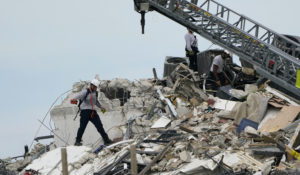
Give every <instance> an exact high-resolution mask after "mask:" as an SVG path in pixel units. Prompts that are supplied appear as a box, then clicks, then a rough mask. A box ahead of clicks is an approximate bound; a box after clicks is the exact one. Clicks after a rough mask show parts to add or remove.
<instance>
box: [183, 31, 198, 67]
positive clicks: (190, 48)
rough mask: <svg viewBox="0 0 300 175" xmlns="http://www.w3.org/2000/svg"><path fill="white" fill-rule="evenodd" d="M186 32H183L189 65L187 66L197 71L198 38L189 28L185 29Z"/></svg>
mask: <svg viewBox="0 0 300 175" xmlns="http://www.w3.org/2000/svg"><path fill="white" fill-rule="evenodd" d="M187 30H188V32H187V33H186V34H185V36H184V39H185V43H186V45H185V55H186V57H189V60H190V66H189V68H190V69H192V70H194V71H197V54H198V53H199V50H198V40H197V37H196V36H195V35H194V34H193V31H192V30H191V29H189V28H188V29H187Z"/></svg>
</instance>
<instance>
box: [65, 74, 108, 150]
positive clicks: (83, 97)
mask: <svg viewBox="0 0 300 175" xmlns="http://www.w3.org/2000/svg"><path fill="white" fill-rule="evenodd" d="M99 85H100V81H99V80H97V79H94V80H92V82H91V83H90V87H89V88H88V89H83V90H82V91H81V92H80V93H79V94H77V95H76V96H75V98H74V99H71V104H78V106H79V109H80V126H79V129H78V131H77V137H76V142H75V145H76V146H81V145H82V143H81V141H82V140H81V138H82V135H83V133H84V131H85V128H86V126H87V124H88V122H89V121H91V122H92V123H93V124H94V125H95V127H96V128H97V130H98V132H99V133H100V135H101V136H102V139H103V141H104V144H105V145H107V144H111V143H112V141H111V140H110V139H109V137H108V135H107V134H106V132H105V130H104V128H103V125H102V123H101V120H100V118H99V115H98V114H97V111H96V110H95V106H97V107H99V108H100V109H101V111H102V112H104V111H106V109H105V108H104V107H102V106H101V104H100V103H99V101H98V92H97V87H98V86H99Z"/></svg>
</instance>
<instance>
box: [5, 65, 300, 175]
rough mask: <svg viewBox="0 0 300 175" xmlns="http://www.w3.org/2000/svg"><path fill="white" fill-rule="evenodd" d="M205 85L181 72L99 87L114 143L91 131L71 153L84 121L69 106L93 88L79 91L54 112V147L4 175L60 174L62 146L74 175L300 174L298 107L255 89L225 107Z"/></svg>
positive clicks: (38, 150)
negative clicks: (132, 168) (135, 172)
mask: <svg viewBox="0 0 300 175" xmlns="http://www.w3.org/2000/svg"><path fill="white" fill-rule="evenodd" d="M199 81H200V79H199V77H198V76H197V73H196V72H193V71H192V70H190V69H188V67H187V66H185V65H182V64H180V65H179V66H178V67H177V68H175V69H174V71H173V72H172V73H171V74H170V75H168V76H167V77H165V78H164V79H162V80H159V79H157V78H156V79H155V80H153V79H144V80H140V81H134V82H131V81H129V80H126V79H114V80H111V81H108V80H101V81H100V82H101V84H100V87H99V88H98V91H99V97H98V98H99V101H100V103H101V104H102V105H103V106H104V107H105V108H106V109H107V111H106V112H105V113H101V111H97V112H98V113H99V114H100V117H101V121H102V123H103V126H104V129H105V130H106V131H107V133H108V135H109V137H110V138H111V139H113V140H114V141H115V142H116V143H114V144H112V145H109V146H105V145H103V141H102V138H101V136H100V135H99V134H98V133H97V131H96V130H95V128H94V127H91V126H90V125H91V124H88V126H87V128H86V131H85V134H84V136H83V145H84V146H70V145H73V144H74V142H75V140H74V139H75V137H76V132H77V129H78V127H79V120H78V119H77V120H75V121H74V120H73V118H74V116H75V114H76V112H77V110H78V108H77V107H76V106H72V105H70V104H69V100H70V99H71V98H73V97H74V95H75V94H76V93H77V92H79V91H80V90H82V89H83V88H86V87H87V85H88V82H85V81H82V82H78V83H75V84H74V85H73V91H72V92H71V93H70V94H68V96H67V97H66V98H65V99H64V100H63V102H62V104H60V105H58V106H55V107H54V108H53V109H52V110H51V113H50V114H51V119H52V120H53V122H54V125H55V129H54V131H53V132H54V142H53V143H52V144H51V145H47V146H45V145H41V144H36V146H35V147H34V149H33V150H31V151H30V152H27V153H26V154H25V155H23V156H21V157H22V158H23V160H16V161H14V159H13V158H8V159H5V160H1V161H0V174H1V173H2V174H3V172H5V173H6V174H9V173H21V174H25V172H26V171H27V172H29V171H32V172H33V171H36V172H38V173H40V174H48V175H52V174H61V171H62V166H61V157H60V147H62V146H66V147H67V156H68V171H69V174H70V175H77V174H96V175H97V174H101V175H105V174H116V175H121V174H130V173H131V171H130V166H131V162H136V164H137V167H138V168H137V170H138V174H140V175H142V174H153V175H155V174H173V175H181V174H205V175H207V174H209V175H210V174H211V175H214V174H273V173H276V172H281V171H284V172H291V171H294V170H295V169H296V167H300V166H298V164H297V163H296V162H297V161H298V160H300V153H299V152H300V149H299V148H300V136H299V135H300V134H299V133H300V125H299V122H300V119H299V112H300V108H299V104H298V102H297V100H295V99H290V98H289V97H288V96H286V95H284V94H282V93H278V92H277V91H276V92H275V91H274V90H273V89H270V88H268V89H261V88H260V89H258V88H257V86H256V85H253V84H246V85H245V86H244V87H245V88H244V89H231V91H230V92H231V96H233V97H235V98H231V99H230V100H228V99H221V98H218V97H215V96H213V95H215V94H214V93H215V92H212V93H211V94H207V93H204V91H203V90H202V89H201V88H199V87H201V86H200V84H199ZM207 92H209V90H207ZM234 99H236V100H237V99H239V100H238V101H236V100H234ZM123 139H124V140H123ZM66 143H67V145H65V144H66ZM130 145H135V148H136V149H133V150H135V152H136V160H135V158H134V157H132V159H133V160H132V161H131V158H130V157H131V156H130ZM131 152H133V153H134V151H131ZM283 155H287V156H286V157H285V158H281V157H283Z"/></svg>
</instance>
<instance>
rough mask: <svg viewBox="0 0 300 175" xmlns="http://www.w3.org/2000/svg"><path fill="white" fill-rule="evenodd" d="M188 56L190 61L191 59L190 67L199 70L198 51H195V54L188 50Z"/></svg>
mask: <svg viewBox="0 0 300 175" xmlns="http://www.w3.org/2000/svg"><path fill="white" fill-rule="evenodd" d="M186 56H187V57H189V61H190V66H189V68H190V69H192V70H193V71H198V69H197V51H193V54H190V53H189V52H188V51H187V50H186Z"/></svg>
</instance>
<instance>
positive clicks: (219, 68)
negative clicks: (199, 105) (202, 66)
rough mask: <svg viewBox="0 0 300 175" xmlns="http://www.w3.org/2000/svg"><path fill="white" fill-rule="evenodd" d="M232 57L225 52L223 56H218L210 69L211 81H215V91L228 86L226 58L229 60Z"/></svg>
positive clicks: (213, 82)
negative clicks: (225, 67)
mask: <svg viewBox="0 0 300 175" xmlns="http://www.w3.org/2000/svg"><path fill="white" fill-rule="evenodd" d="M229 57H230V55H229V54H228V53H226V52H223V53H222V54H221V55H217V56H216V57H215V58H214V60H213V63H212V64H211V67H210V72H209V77H208V79H209V80H213V81H212V84H213V89H218V87H221V86H224V85H227V84H228V80H227V79H226V76H225V72H224V71H223V68H224V64H225V60H226V58H229Z"/></svg>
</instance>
